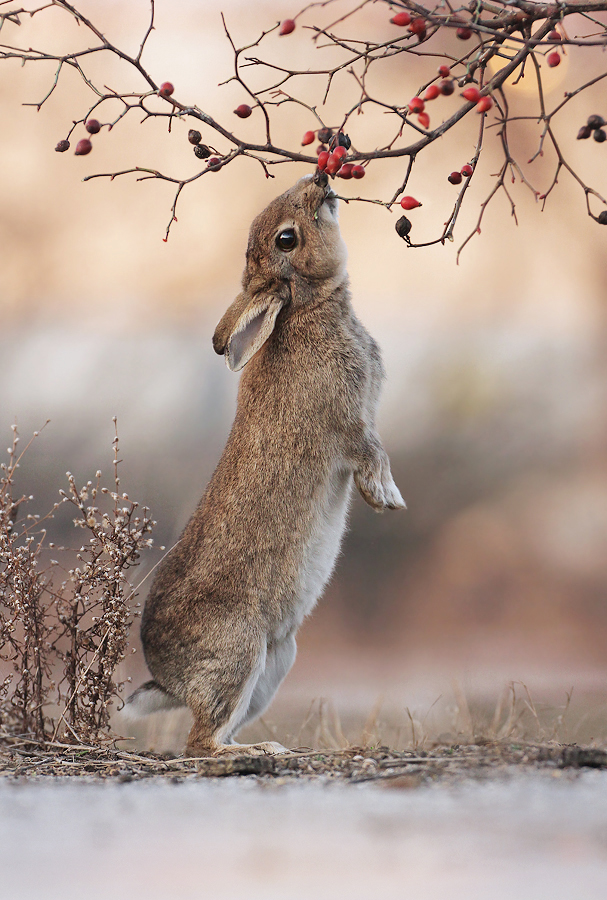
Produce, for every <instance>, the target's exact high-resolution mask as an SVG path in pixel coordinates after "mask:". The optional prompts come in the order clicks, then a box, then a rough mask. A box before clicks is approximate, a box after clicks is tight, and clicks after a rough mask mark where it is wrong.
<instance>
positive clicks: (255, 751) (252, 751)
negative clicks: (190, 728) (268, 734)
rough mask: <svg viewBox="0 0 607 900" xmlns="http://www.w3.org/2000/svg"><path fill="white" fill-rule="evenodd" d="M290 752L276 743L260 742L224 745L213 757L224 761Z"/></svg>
mask: <svg viewBox="0 0 607 900" xmlns="http://www.w3.org/2000/svg"><path fill="white" fill-rule="evenodd" d="M290 752H291V751H290V750H287V748H286V747H283V746H282V744H279V743H278V741H261V742H260V743H259V744H226V745H225V746H223V747H218V748H217V750H216V751H215V754H214V755H215V756H221V757H223V758H224V759H225V758H227V759H237V758H238V757H240V756H277V755H278V754H281V753H290Z"/></svg>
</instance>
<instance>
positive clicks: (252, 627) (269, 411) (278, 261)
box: [127, 173, 405, 756]
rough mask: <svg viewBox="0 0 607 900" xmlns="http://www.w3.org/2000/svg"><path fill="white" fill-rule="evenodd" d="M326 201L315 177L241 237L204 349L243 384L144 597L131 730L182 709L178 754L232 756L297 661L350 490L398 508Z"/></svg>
mask: <svg viewBox="0 0 607 900" xmlns="http://www.w3.org/2000/svg"><path fill="white" fill-rule="evenodd" d="M337 205H338V201H337V199H336V197H335V195H334V193H333V191H332V190H331V189H330V187H329V186H328V183H327V176H326V175H324V174H320V173H317V174H316V175H315V176H308V177H305V178H302V179H301V180H300V181H298V182H297V184H296V185H295V186H294V187H292V188H291V189H290V190H288V191H286V193H284V194H282V195H281V196H280V197H277V198H276V199H275V200H273V201H272V203H270V205H269V206H268V207H267V208H266V209H265V210H264V211H263V212H262V213H261V214H260V215H259V216H257V218H256V219H255V221H254V222H253V225H252V226H251V232H250V236H249V243H248V248H247V255H246V267H245V271H244V275H243V280H242V287H243V290H242V293H241V294H239V296H238V297H237V298H236V300H235V301H234V303H233V304H232V305H231V306H230V307H229V309H228V310H227V312H226V314H225V315H224V317H223V318H222V320H221V322H220V323H219V325H218V326H217V329H216V331H215V335H214V337H213V347H214V349H215V351H216V352H217V353H220V354H224V355H225V359H226V362H227V365H228V366H229V368H230V369H232V370H233V371H238V370H239V369H242V368H243V367H244V366H246V369H245V371H244V373H243V375H242V377H241V380H240V388H239V394H238V405H237V409H236V417H235V419H234V424H233V426H232V431H231V433H230V436H229V438H228V442H227V444H226V447H225V450H224V451H223V455H222V457H221V459H220V461H219V465H218V466H217V469H216V470H215V473H214V474H213V477H212V478H211V480H210V482H209V485H208V487H207V490H206V493H205V494H204V496H203V498H202V500H201V502H200V504H199V506H198V508H197V510H196V512H195V513H194V515H193V516H192V518H191V519H190V521H189V523H188V524H187V525H186V528H185V530H184V532H183V534H182V536H181V539H180V541H179V542H178V544H177V545H176V546H175V547H174V548H173V550H172V551H171V552H170V554H169V555H168V556H167V558H166V559H165V560H164V562H163V564H162V565H161V566H160V568H159V570H158V573H157V575H156V577H155V580H154V582H153V584H152V587H151V590H150V594H149V597H148V600H147V603H146V606H145V610H144V613H143V619H142V625H141V638H142V642H143V648H144V652H145V658H146V661H147V663H148V666H149V668H150V671H151V673H152V676H153V679H154V680H153V681H148V682H146V684H144V685H142V686H141V687H140V688H138V689H137V690H136V691H135V692H134V693H133V694H132V695H131V696H130V697H129V698H128V700H127V706H128V707H129V708H130V711H131V713H132V714H134V715H140V714H145V713H149V712H153V711H156V710H159V709H168V708H171V707H176V706H184V705H185V706H188V707H189V708H190V710H191V712H192V714H193V716H194V724H193V726H192V730H191V732H190V735H189V738H188V743H187V747H186V753H187V754H189V755H196V756H211V755H218V754H221V753H226V752H227V751H229V750H230V748H232V751H231V752H232V754H233V753H234V752H243V753H247V754H248V753H251V752H277V751H279V750H282V749H284V748H281V747H280V745H274V744H271V743H266V744H256V745H246V746H245V745H243V746H242V747H240V745H236V747H239V750H235V745H234V744H233V743H231V742H232V735H233V734H234V733H235V732H237V731H238V729H239V728H241V727H242V726H243V725H244V724H245V723H246V722H249V721H251V720H252V719H254V718H255V717H256V716H258V715H260V714H261V713H262V712H263V711H264V709H265V708H266V707H267V706H268V704H269V703H270V701H271V700H272V698H273V696H274V694H275V693H276V690H277V688H278V686H279V685H280V683H281V681H282V680H283V678H284V677H285V675H286V674H287V672H288V671H289V669H290V668H291V666H292V664H293V661H294V659H295V651H296V645H295V634H296V632H297V629H298V628H299V626H300V625H301V622H302V620H303V619H304V617H305V616H306V615H308V613H310V612H311V610H312V609H313V607H314V605H315V604H316V601H317V600H318V598H319V596H320V594H321V593H322V591H323V588H324V587H325V585H326V583H327V581H328V579H329V577H330V575H331V572H332V570H333V567H334V565H335V560H336V557H337V554H338V552H339V546H340V542H341V539H342V535H343V532H344V529H345V525H346V513H347V509H348V502H349V497H350V489H351V484H352V477H353V478H354V482H355V484H356V486H357V488H358V490H359V491H360V493H361V494H362V496H363V497H364V499H365V500H366V501H367V503H368V504H369V505H370V506H372V507H373V508H374V509H375V510H377V511H382V510H383V509H386V508H388V509H399V508H404V506H405V504H404V502H403V499H402V497H401V495H400V493H399V490H398V488H397V487H396V485H395V483H394V481H393V479H392V475H391V472H390V462H389V460H388V456H387V454H386V452H385V450H384V448H383V447H382V444H381V441H380V438H379V436H378V434H377V432H376V430H375V410H376V406H377V401H378V396H379V391H380V386H381V381H382V378H383V369H382V363H381V357H380V352H379V348H378V346H377V344H376V343H375V341H374V340H373V339H372V338H371V336H370V335H369V334H368V333H367V331H366V330H365V328H364V327H363V326H362V325H361V323H360V322H359V321H358V319H357V318H356V316H355V315H354V312H353V310H352V307H351V304H350V294H349V291H348V277H347V273H346V258H347V251H346V247H345V245H344V242H343V240H342V237H341V235H340V231H339V226H338V222H337Z"/></svg>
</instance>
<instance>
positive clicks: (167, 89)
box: [158, 81, 175, 97]
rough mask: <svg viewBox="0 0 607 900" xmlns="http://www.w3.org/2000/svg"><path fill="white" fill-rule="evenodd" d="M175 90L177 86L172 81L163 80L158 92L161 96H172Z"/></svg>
mask: <svg viewBox="0 0 607 900" xmlns="http://www.w3.org/2000/svg"><path fill="white" fill-rule="evenodd" d="M174 90H175V88H174V87H173V85H172V84H171V82H170V81H163V82H162V84H161V85H160V89H159V91H158V93H159V94H160V96H161V97H170V96H171V94H172V93H173V91H174Z"/></svg>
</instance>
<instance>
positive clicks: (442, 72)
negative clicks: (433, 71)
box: [438, 66, 451, 78]
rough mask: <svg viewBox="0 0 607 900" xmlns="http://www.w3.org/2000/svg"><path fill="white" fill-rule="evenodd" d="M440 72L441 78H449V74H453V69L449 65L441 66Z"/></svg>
mask: <svg viewBox="0 0 607 900" xmlns="http://www.w3.org/2000/svg"><path fill="white" fill-rule="evenodd" d="M438 74H439V75H440V77H441V78H448V77H449V75H450V74H451V69H450V68H449V66H439V67H438Z"/></svg>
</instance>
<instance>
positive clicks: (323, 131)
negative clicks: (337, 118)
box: [318, 128, 333, 144]
mask: <svg viewBox="0 0 607 900" xmlns="http://www.w3.org/2000/svg"><path fill="white" fill-rule="evenodd" d="M332 137H333V131H332V130H331V129H330V128H320V129H319V131H318V140H319V141H320V143H321V144H328V143H329V141H330V140H331V138H332Z"/></svg>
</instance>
